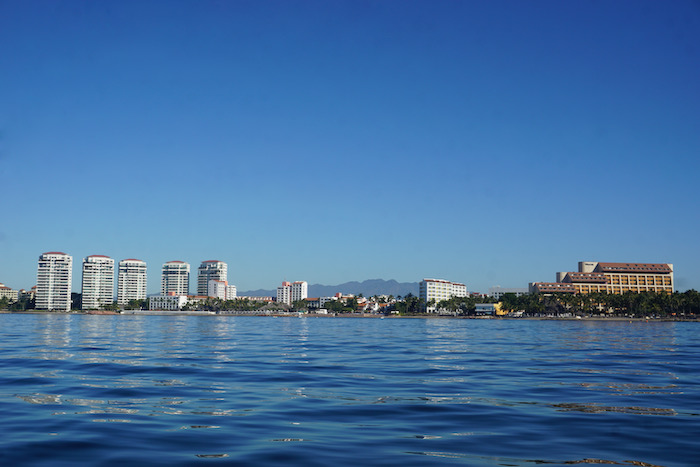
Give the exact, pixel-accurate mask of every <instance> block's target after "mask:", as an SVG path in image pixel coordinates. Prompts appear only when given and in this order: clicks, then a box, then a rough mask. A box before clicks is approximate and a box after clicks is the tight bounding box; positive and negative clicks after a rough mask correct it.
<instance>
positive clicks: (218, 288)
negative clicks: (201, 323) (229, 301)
mask: <svg viewBox="0 0 700 467" xmlns="http://www.w3.org/2000/svg"><path fill="white" fill-rule="evenodd" d="M227 287H228V284H227V283H226V282H225V281H217V280H214V279H211V280H210V281H209V287H208V288H207V293H206V294H204V295H206V296H207V297H212V298H218V299H220V300H226V288H227Z"/></svg>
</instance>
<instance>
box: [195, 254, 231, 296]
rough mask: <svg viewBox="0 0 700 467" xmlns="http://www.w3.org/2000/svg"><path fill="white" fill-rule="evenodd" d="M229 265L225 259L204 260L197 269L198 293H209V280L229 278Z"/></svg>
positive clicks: (224, 280)
mask: <svg viewBox="0 0 700 467" xmlns="http://www.w3.org/2000/svg"><path fill="white" fill-rule="evenodd" d="M227 275H228V265H227V264H226V263H224V262H223V261H217V260H210V261H202V264H201V265H200V266H199V268H198V269H197V295H208V294H209V292H208V290H209V281H222V282H226V281H227V280H228V278H227Z"/></svg>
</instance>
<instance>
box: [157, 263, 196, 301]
mask: <svg viewBox="0 0 700 467" xmlns="http://www.w3.org/2000/svg"><path fill="white" fill-rule="evenodd" d="M160 290H161V294H162V295H169V294H174V295H189V293H190V265H189V264H188V263H185V262H184V261H168V262H167V263H165V264H164V265H163V278H162V280H161V288H160Z"/></svg>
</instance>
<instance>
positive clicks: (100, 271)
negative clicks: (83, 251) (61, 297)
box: [81, 255, 114, 310]
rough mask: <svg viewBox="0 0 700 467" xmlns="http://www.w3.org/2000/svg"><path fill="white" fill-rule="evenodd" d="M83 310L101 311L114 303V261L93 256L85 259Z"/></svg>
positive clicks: (104, 257) (100, 256) (82, 288)
mask: <svg viewBox="0 0 700 467" xmlns="http://www.w3.org/2000/svg"><path fill="white" fill-rule="evenodd" d="M81 290H82V309H83V310H99V309H102V308H104V306H105V305H111V304H112V302H113V301H114V260H113V259H112V258H110V257H109V256H104V255H91V256H88V257H87V258H85V259H83V280H82V287H81Z"/></svg>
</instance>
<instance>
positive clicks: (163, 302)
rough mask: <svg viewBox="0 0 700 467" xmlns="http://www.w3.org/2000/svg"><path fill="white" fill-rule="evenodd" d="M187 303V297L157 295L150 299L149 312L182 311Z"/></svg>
mask: <svg viewBox="0 0 700 467" xmlns="http://www.w3.org/2000/svg"><path fill="white" fill-rule="evenodd" d="M186 303H187V295H175V294H172V295H155V296H153V297H148V309H149V310H168V311H177V310H182V307H183V306H185V304H186Z"/></svg>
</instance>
